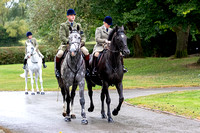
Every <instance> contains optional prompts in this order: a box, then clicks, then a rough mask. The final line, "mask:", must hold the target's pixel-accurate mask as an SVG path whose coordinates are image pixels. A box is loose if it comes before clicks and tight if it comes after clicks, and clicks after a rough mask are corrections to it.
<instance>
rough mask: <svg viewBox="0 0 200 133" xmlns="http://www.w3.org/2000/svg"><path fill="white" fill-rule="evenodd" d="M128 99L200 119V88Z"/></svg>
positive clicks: (135, 102) (140, 104)
mask: <svg viewBox="0 0 200 133" xmlns="http://www.w3.org/2000/svg"><path fill="white" fill-rule="evenodd" d="M126 101H127V102H128V103H130V104H132V105H137V106H140V107H145V108H150V109H155V110H161V111H167V112H170V113H173V114H176V115H182V116H186V117H189V118H193V119H199V120H200V102H199V101H200V90H196V91H178V92H172V93H163V94H156V95H150V96H144V97H138V98H133V99H126Z"/></svg>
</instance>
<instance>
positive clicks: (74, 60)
mask: <svg viewBox="0 0 200 133" xmlns="http://www.w3.org/2000/svg"><path fill="white" fill-rule="evenodd" d="M68 57H69V58H67V59H69V62H70V64H71V65H73V66H75V67H77V66H79V61H80V59H81V52H79V53H77V55H76V56H75V57H71V56H70V53H68Z"/></svg>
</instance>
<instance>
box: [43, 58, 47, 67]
mask: <svg viewBox="0 0 200 133" xmlns="http://www.w3.org/2000/svg"><path fill="white" fill-rule="evenodd" d="M42 64H43V67H44V68H47V66H46V65H45V60H44V58H43V59H42Z"/></svg>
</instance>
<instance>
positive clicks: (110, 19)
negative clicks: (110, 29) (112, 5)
mask: <svg viewBox="0 0 200 133" xmlns="http://www.w3.org/2000/svg"><path fill="white" fill-rule="evenodd" d="M103 21H104V22H106V23H107V24H108V25H112V18H111V17H110V16H106V17H105V18H104V20H103Z"/></svg>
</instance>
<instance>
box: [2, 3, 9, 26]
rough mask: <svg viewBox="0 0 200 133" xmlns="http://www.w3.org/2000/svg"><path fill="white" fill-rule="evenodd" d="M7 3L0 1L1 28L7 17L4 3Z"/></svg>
mask: <svg viewBox="0 0 200 133" xmlns="http://www.w3.org/2000/svg"><path fill="white" fill-rule="evenodd" d="M8 1H9V0H1V1H0V25H3V26H4V24H5V21H6V15H7V12H8V8H6V3H7V2H8Z"/></svg>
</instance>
